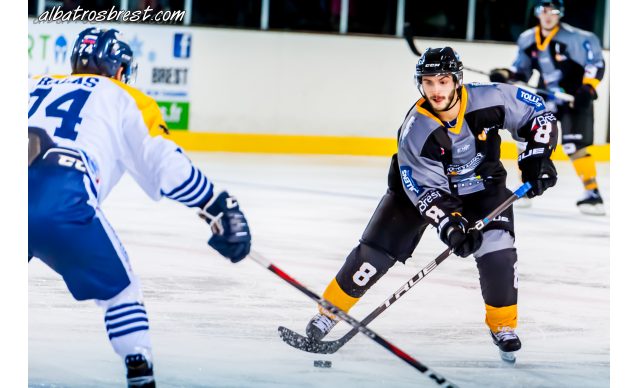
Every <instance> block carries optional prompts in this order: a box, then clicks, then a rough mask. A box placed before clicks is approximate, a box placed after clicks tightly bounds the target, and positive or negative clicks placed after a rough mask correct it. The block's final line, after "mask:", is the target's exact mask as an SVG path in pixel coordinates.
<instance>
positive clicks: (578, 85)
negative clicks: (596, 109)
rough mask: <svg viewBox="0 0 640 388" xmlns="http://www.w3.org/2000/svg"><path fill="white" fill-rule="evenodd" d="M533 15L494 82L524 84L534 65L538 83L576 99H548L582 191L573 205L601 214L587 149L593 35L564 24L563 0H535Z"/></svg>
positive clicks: (595, 77)
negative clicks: (531, 24) (507, 65)
mask: <svg viewBox="0 0 640 388" xmlns="http://www.w3.org/2000/svg"><path fill="white" fill-rule="evenodd" d="M535 14H536V16H537V17H538V19H539V21H540V23H539V24H538V25H537V26H535V27H533V28H531V29H528V30H527V31H525V32H523V33H522V34H520V37H519V38H518V55H517V57H516V59H515V61H514V62H513V65H512V66H511V68H509V69H494V70H492V71H491V75H490V77H489V78H490V79H491V81H493V82H508V81H511V80H519V81H524V82H527V81H528V80H529V78H531V75H532V73H533V69H536V70H538V71H539V72H540V75H541V77H540V84H539V87H541V88H544V89H548V90H550V91H554V92H555V91H562V92H566V93H569V94H572V95H573V96H574V97H575V101H574V103H573V106H570V105H569V104H567V103H566V102H564V101H560V100H556V101H547V106H548V107H549V108H550V109H551V110H552V111H553V112H555V113H556V116H557V117H558V119H559V120H560V126H561V132H562V148H563V149H564V152H565V153H566V154H567V155H568V156H569V158H570V159H571V161H572V163H573V167H574V168H575V171H576V173H577V175H578V177H579V178H580V180H581V181H582V184H583V186H584V189H585V196H584V198H582V199H580V200H578V201H577V202H576V205H577V206H578V208H579V209H580V211H581V212H583V213H585V214H594V215H603V214H604V213H605V212H604V205H603V200H602V196H601V195H600V192H599V190H598V183H597V181H596V164H595V161H594V159H593V157H592V156H591V155H590V154H589V152H588V151H587V147H589V146H590V145H592V144H593V125H594V120H593V101H594V100H595V99H596V98H597V93H596V88H597V86H598V84H599V83H600V81H601V80H602V77H603V76H604V70H605V63H604V58H603V56H602V49H601V47H600V42H599V41H598V38H597V37H596V36H595V35H594V34H592V33H591V32H588V31H583V30H580V29H578V28H575V27H573V26H570V25H568V24H566V23H560V18H562V16H564V3H563V0H539V1H538V3H537V6H536V8H535Z"/></svg>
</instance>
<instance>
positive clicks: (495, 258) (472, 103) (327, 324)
mask: <svg viewBox="0 0 640 388" xmlns="http://www.w3.org/2000/svg"><path fill="white" fill-rule="evenodd" d="M462 69H463V66H462V62H461V61H460V58H459V57H458V54H457V53H456V52H455V51H454V50H453V49H452V48H450V47H445V48H436V49H428V50H427V51H426V52H425V53H424V54H423V55H422V57H421V58H420V60H419V62H418V64H417V65H416V72H415V82H416V85H417V87H418V90H419V91H420V94H421V95H422V98H421V99H420V100H419V101H418V102H417V103H416V104H415V105H414V106H413V107H412V108H411V110H410V111H409V112H408V114H407V115H406V117H405V119H404V122H403V123H402V126H401V127H400V130H399V132H398V152H397V154H395V155H394V156H393V157H392V159H391V166H390V170H389V176H388V189H387V192H386V194H385V195H384V196H383V197H382V200H381V201H380V203H379V205H378V207H377V208H376V210H375V212H374V214H373V216H372V217H371V220H370V221H369V224H368V225H367V227H366V229H365V231H364V233H363V235H362V238H361V239H360V243H359V244H358V245H357V246H356V247H355V248H354V249H353V250H352V251H351V253H350V254H349V256H348V257H347V259H346V261H345V263H344V265H343V266H342V268H341V269H340V270H339V271H338V273H337V275H336V276H335V278H334V279H333V280H332V281H331V283H330V284H329V285H328V286H327V288H326V290H325V292H324V294H323V296H324V298H325V299H327V300H328V301H330V302H331V303H333V304H335V305H336V306H338V307H339V308H341V309H342V310H344V311H349V310H350V309H351V308H352V307H353V306H354V305H355V304H356V303H357V302H358V300H359V299H360V298H361V297H362V296H363V295H364V294H365V292H366V291H367V290H368V289H369V288H371V286H373V285H374V284H375V283H376V282H377V281H378V280H379V279H380V278H381V277H382V276H383V275H384V274H385V273H386V272H387V271H388V270H389V268H391V267H392V266H393V265H394V264H395V263H396V262H398V261H399V262H401V263H404V262H405V261H406V260H407V259H408V258H409V257H411V255H412V253H413V251H414V249H415V248H416V246H417V244H418V242H419V241H420V238H421V237H422V234H423V232H424V230H425V228H426V227H427V225H433V226H435V227H436V228H437V233H438V235H439V237H440V239H441V240H442V241H443V242H444V243H445V244H446V245H448V246H449V247H450V248H451V249H453V251H454V253H455V254H456V255H458V256H461V257H467V256H469V255H471V254H474V256H475V259H476V263H477V267H478V271H479V274H480V286H481V290H482V296H483V298H484V302H485V307H486V319H485V322H486V324H487V325H488V327H489V329H490V334H491V337H492V339H493V341H494V343H495V344H496V345H497V346H498V347H499V349H500V350H501V352H502V355H503V357H506V358H507V359H509V360H514V359H515V358H513V357H512V356H513V353H512V352H514V351H517V350H518V349H520V347H521V343H520V340H519V338H518V336H517V335H516V333H515V328H516V325H517V319H518V313H517V296H518V277H517V254H516V248H515V247H514V239H515V233H514V223H513V222H514V221H513V208H512V207H509V208H508V209H507V210H505V211H504V212H503V213H502V214H500V215H499V216H498V217H496V218H495V219H494V221H493V222H492V223H490V224H488V225H487V226H486V227H485V228H484V229H483V230H482V231H481V232H480V231H477V230H475V229H473V228H471V227H472V226H473V225H474V222H475V221H476V220H478V219H480V218H482V217H484V216H486V215H487V214H489V213H490V212H491V211H492V210H493V209H495V208H496V207H497V206H498V205H499V204H500V203H502V202H503V201H504V200H506V199H507V198H508V197H509V196H510V195H511V194H512V193H511V191H510V190H509V189H507V187H506V175H507V172H506V170H505V169H504V167H503V165H502V163H501V162H500V135H499V134H498V130H499V129H501V128H505V129H508V130H509V131H510V132H511V134H512V136H513V137H514V138H515V139H517V140H520V141H523V142H526V143H527V147H526V150H525V151H524V152H523V153H522V154H521V155H520V156H519V158H518V165H519V167H520V170H521V171H522V180H523V181H528V182H530V183H531V184H532V185H533V188H532V189H531V190H530V191H529V193H528V196H529V197H535V196H538V195H541V194H542V193H543V192H544V191H545V190H546V189H547V188H549V187H552V186H554V185H555V183H556V170H555V167H554V165H553V163H552V162H551V160H550V156H551V153H552V151H553V150H554V149H555V146H556V143H557V136H558V134H557V126H556V123H557V121H556V118H555V116H554V115H553V113H550V112H548V111H547V110H546V109H545V105H544V103H543V101H542V99H541V98H540V97H539V96H537V95H535V94H530V93H528V92H526V91H525V90H522V89H520V88H518V87H515V86H512V85H505V84H496V83H485V84H464V85H463V83H462V75H463V72H462ZM337 322H338V320H337V319H336V317H335V316H333V315H332V314H330V313H328V312H327V311H326V310H324V309H322V308H320V313H319V314H317V315H315V316H314V317H313V318H312V319H311V321H310V322H309V324H308V325H307V328H306V333H307V336H308V337H309V338H310V339H311V340H315V341H319V340H321V339H322V338H323V337H324V336H326V335H327V333H329V331H330V330H331V329H332V328H333V327H334V326H335V324H336V323H337Z"/></svg>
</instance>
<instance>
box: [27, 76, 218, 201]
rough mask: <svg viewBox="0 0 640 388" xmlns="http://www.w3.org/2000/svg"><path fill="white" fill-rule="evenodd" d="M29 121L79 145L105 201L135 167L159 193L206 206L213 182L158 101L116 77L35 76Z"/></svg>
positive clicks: (64, 142) (61, 142)
mask: <svg viewBox="0 0 640 388" xmlns="http://www.w3.org/2000/svg"><path fill="white" fill-rule="evenodd" d="M29 126H30V127H38V128H42V129H44V130H45V131H46V132H47V134H48V135H49V136H51V138H52V139H53V140H54V142H55V143H56V144H57V145H58V146H61V147H67V148H72V149H75V150H78V151H79V152H80V153H81V154H82V156H83V159H84V160H85V164H86V166H87V167H88V168H87V170H88V173H89V176H90V177H91V180H92V182H93V184H94V186H95V190H96V197H97V199H98V202H102V201H103V200H104V199H105V198H106V197H107V195H108V194H109V192H110V191H111V189H112V188H113V187H114V186H115V185H116V184H117V183H118V181H119V180H120V178H122V175H123V174H124V172H125V171H126V172H128V173H129V174H130V175H131V176H132V177H133V178H134V179H135V181H136V182H137V183H138V184H139V185H140V186H141V187H142V189H143V190H144V191H145V192H146V193H147V194H148V195H149V196H150V197H151V198H152V199H154V200H159V199H160V198H161V197H162V196H166V197H168V198H171V199H174V200H177V201H180V202H182V203H184V204H185V205H187V206H198V205H201V204H202V203H203V202H205V201H206V200H208V199H210V198H211V196H212V195H213V185H212V184H211V182H210V181H209V180H208V179H207V178H206V177H205V176H204V174H202V172H201V171H200V170H198V169H197V168H196V167H195V166H193V165H192V163H191V161H190V160H189V159H188V158H187V157H186V155H184V153H183V152H182V150H181V149H180V147H178V146H177V145H176V144H175V143H174V142H173V141H171V140H168V139H165V138H163V137H162V136H160V135H161V134H162V133H163V132H164V133H168V130H167V127H166V123H165V121H164V120H163V118H162V114H161V112H160V109H159V107H158V105H157V103H156V102H155V101H154V100H153V99H152V98H151V97H149V96H147V95H145V94H144V93H142V92H140V91H139V90H137V89H135V88H133V87H131V86H128V85H126V84H124V83H122V82H119V81H117V80H114V79H112V78H108V77H103V76H98V75H93V74H75V75H68V76H38V77H34V78H31V79H30V80H29Z"/></svg>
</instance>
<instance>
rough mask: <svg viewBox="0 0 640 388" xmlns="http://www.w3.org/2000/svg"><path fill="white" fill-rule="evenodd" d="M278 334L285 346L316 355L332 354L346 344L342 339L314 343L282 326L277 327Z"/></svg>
mask: <svg viewBox="0 0 640 388" xmlns="http://www.w3.org/2000/svg"><path fill="white" fill-rule="evenodd" d="M356 333H357V330H356ZM278 334H279V335H280V338H282V340H283V341H284V342H285V343H286V344H287V345H289V346H292V347H294V348H296V349H299V350H303V351H305V352H309V353H317V354H333V353H335V352H337V351H338V349H340V348H341V347H342V345H344V342H346V341H343V339H342V338H340V339H338V340H336V341H314V340H312V339H310V338H309V337H306V336H304V335H302V334H299V333H296V332H295V331H293V330H291V329H288V328H286V327H284V326H280V327H278Z"/></svg>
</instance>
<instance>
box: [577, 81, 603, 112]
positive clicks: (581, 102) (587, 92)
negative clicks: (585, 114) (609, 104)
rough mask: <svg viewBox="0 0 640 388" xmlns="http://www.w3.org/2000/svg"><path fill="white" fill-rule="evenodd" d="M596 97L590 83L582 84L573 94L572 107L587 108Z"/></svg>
mask: <svg viewBox="0 0 640 388" xmlns="http://www.w3.org/2000/svg"><path fill="white" fill-rule="evenodd" d="M596 97H597V94H596V91H595V90H594V89H593V87H591V85H587V84H584V85H582V86H580V87H579V88H578V90H577V91H576V94H575V95H574V98H575V99H574V100H573V107H574V108H575V109H580V110H584V109H588V108H589V106H590V105H591V103H593V100H595V99H596Z"/></svg>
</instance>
